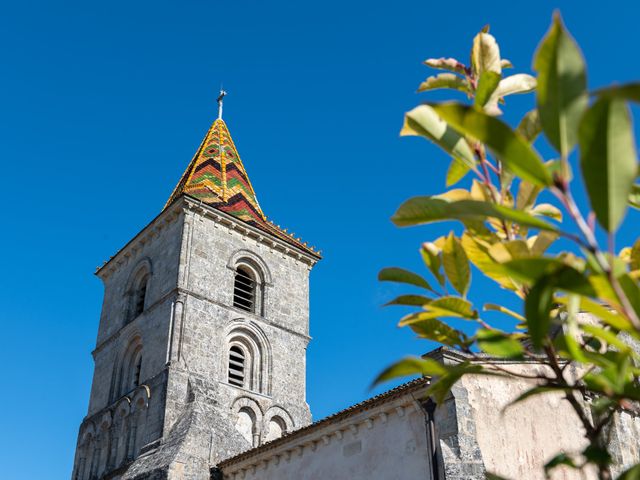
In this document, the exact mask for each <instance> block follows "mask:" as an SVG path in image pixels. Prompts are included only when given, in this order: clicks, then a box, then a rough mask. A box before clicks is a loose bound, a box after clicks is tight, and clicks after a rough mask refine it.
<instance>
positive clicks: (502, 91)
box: [493, 73, 538, 98]
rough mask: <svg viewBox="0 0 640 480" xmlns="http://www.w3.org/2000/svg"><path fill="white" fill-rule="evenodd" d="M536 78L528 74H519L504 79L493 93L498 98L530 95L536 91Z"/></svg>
mask: <svg viewBox="0 0 640 480" xmlns="http://www.w3.org/2000/svg"><path fill="white" fill-rule="evenodd" d="M537 83H538V82H537V81H536V78H535V77H533V76H531V75H527V74H526V73H518V74H516V75H511V76H509V77H506V78H503V79H502V80H501V81H500V83H499V84H498V88H497V89H496V90H495V92H493V96H494V97H496V98H502V97H506V96H507V95H514V94H517V93H528V92H532V91H534V90H535V89H536V85H537Z"/></svg>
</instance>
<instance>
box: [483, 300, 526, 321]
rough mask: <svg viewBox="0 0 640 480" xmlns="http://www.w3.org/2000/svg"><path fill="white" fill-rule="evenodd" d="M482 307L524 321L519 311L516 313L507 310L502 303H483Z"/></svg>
mask: <svg viewBox="0 0 640 480" xmlns="http://www.w3.org/2000/svg"><path fill="white" fill-rule="evenodd" d="M484 309H485V310H494V311H496V312H501V313H504V314H506V315H509V316H510V317H513V318H515V319H516V320H520V321H521V322H524V321H525V320H526V319H525V318H524V317H523V316H522V315H520V314H519V313H516V312H514V311H513V310H509V309H508V308H506V307H503V306H502V305H496V304H495V303H485V304H484Z"/></svg>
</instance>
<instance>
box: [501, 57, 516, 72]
mask: <svg viewBox="0 0 640 480" xmlns="http://www.w3.org/2000/svg"><path fill="white" fill-rule="evenodd" d="M500 66H501V67H502V69H503V70H504V69H505V68H513V64H512V63H511V61H510V60H507V59H506V58H503V59H501V60H500Z"/></svg>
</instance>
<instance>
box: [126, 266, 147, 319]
mask: <svg viewBox="0 0 640 480" xmlns="http://www.w3.org/2000/svg"><path fill="white" fill-rule="evenodd" d="M149 277H150V275H149V273H148V272H147V271H146V270H144V269H143V270H141V271H140V272H139V273H138V275H137V276H136V279H135V281H134V283H133V291H132V295H131V310H130V311H131V314H130V315H129V321H131V320H133V319H135V318H136V317H138V316H139V315H140V314H141V313H142V312H144V309H145V301H146V299H147V286H148V284H149Z"/></svg>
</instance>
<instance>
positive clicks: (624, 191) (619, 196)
mask: <svg viewBox="0 0 640 480" xmlns="http://www.w3.org/2000/svg"><path fill="white" fill-rule="evenodd" d="M579 136H580V150H581V169H582V175H583V177H584V181H585V185H586V187H587V192H588V194H589V199H590V201H591V206H592V208H593V210H594V212H595V214H596V218H597V219H598V222H599V223H600V225H602V227H603V228H604V229H605V230H607V231H608V232H613V231H615V230H616V229H617V228H618V225H620V222H621V221H622V219H623V217H624V214H625V212H626V209H627V201H628V198H629V194H630V193H631V188H632V185H633V182H634V181H635V179H636V177H637V175H638V164H637V162H638V160H637V154H636V148H635V140H634V138H633V128H632V126H631V115H630V113H629V109H628V107H627V106H626V104H625V103H624V101H623V100H620V99H609V98H601V99H599V100H598V101H597V102H596V103H595V104H593V106H592V107H591V108H590V109H589V110H588V111H587V113H586V114H585V115H584V118H583V119H582V122H581V123H580V131H579Z"/></svg>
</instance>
